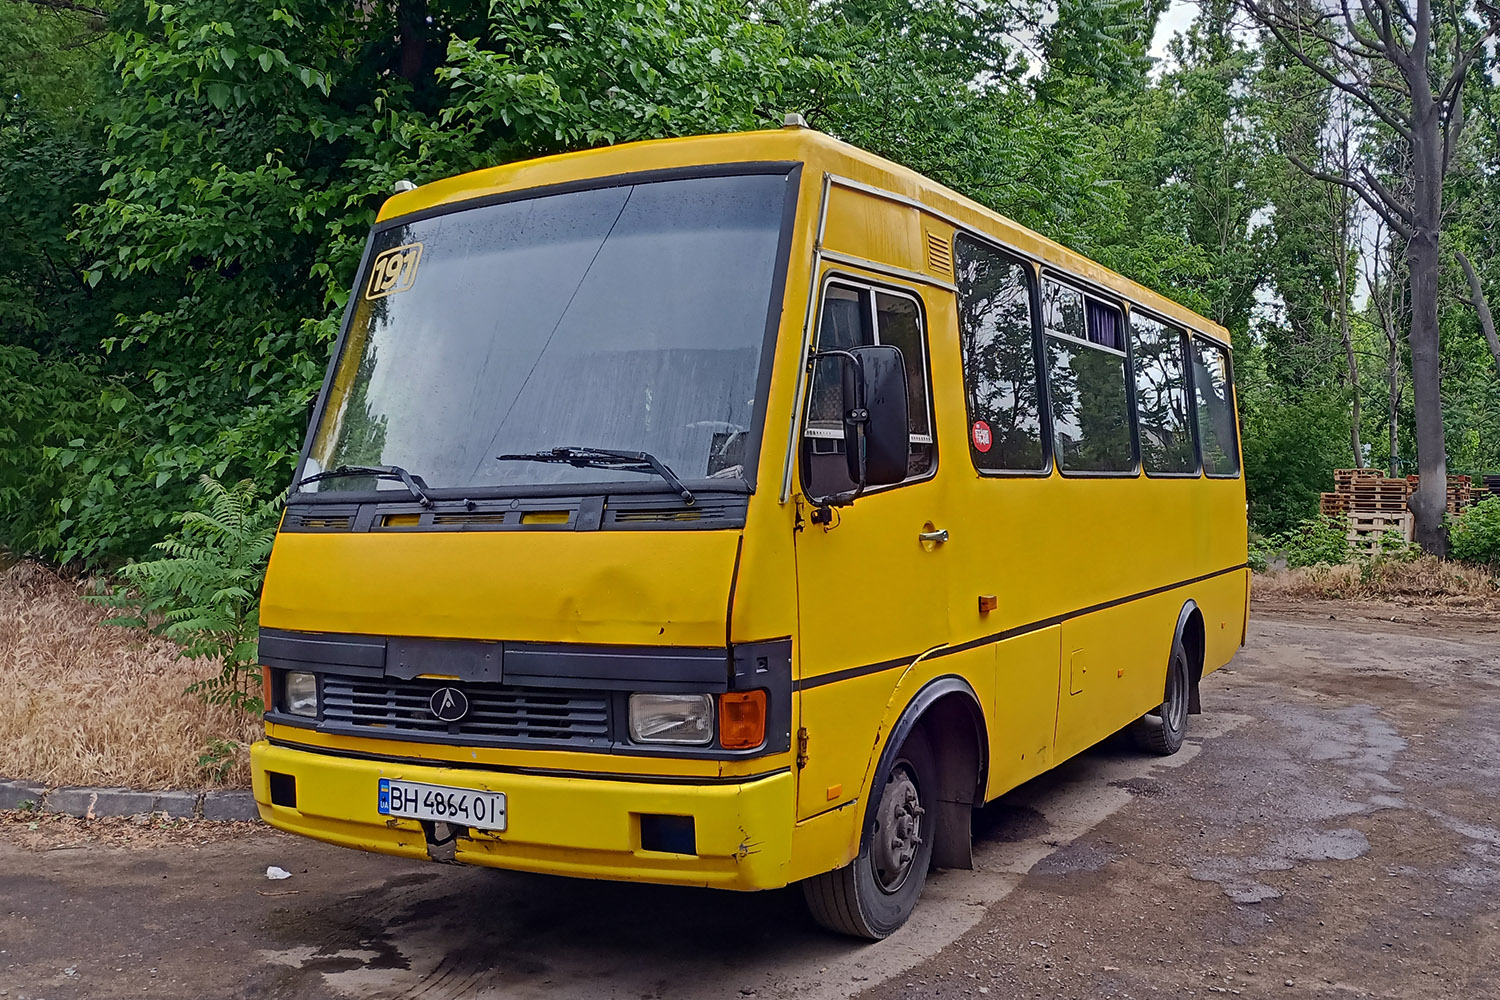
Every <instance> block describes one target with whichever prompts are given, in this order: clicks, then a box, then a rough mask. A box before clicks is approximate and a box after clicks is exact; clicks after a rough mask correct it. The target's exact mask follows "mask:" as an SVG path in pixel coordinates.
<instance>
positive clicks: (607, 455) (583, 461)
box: [495, 448, 693, 507]
mask: <svg viewBox="0 0 1500 1000" xmlns="http://www.w3.org/2000/svg"><path fill="white" fill-rule="evenodd" d="M495 457H496V458H498V459H499V460H500V461H502V462H557V463H559V464H565V465H571V466H573V467H574V468H575V469H620V470H622V471H624V472H654V473H655V474H656V475H658V476H660V477H661V478H663V479H665V480H666V481H667V484H668V485H669V486H671V487H672V489H674V490H676V491H677V492H678V493H679V494H680V495H681V496H682V502H683V503H685V504H687V505H688V506H689V507H691V506H692V505H693V493H692V491H691V490H689V489H688V488H687V487H686V486H684V485H682V480H681V479H678V478H677V476H676V475H675V474H674V473H673V472H672V470H671V469H669V468H667V465H666V463H665V462H663V461H662V460H661V459H659V458H657V457H656V456H655V455H653V454H651V453H650V452H649V451H611V450H610V449H608V448H552V449H551V450H549V451H532V452H526V453H524V454H521V455H496V456H495Z"/></svg>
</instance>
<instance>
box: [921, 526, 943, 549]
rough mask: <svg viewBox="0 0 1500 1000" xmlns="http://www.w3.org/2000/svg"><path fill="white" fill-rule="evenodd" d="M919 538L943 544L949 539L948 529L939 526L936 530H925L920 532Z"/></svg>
mask: <svg viewBox="0 0 1500 1000" xmlns="http://www.w3.org/2000/svg"><path fill="white" fill-rule="evenodd" d="M917 538H918V539H919V540H920V541H924V542H934V543H936V544H938V545H941V544H942V543H943V542H946V541H947V540H948V529H947V528H939V529H938V530H936V531H923V532H920V533H918V535H917Z"/></svg>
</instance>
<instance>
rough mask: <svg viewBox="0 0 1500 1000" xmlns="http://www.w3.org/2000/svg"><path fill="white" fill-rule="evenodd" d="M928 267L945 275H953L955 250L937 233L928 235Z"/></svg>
mask: <svg viewBox="0 0 1500 1000" xmlns="http://www.w3.org/2000/svg"><path fill="white" fill-rule="evenodd" d="M927 266H928V267H929V268H930V269H932V270H934V271H940V272H942V273H943V274H952V273H953V249H952V248H951V247H950V246H948V241H947V240H946V239H945V238H943V237H942V236H939V235H938V234H937V233H934V232H930V231H929V232H928V233H927Z"/></svg>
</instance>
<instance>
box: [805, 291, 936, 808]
mask: <svg viewBox="0 0 1500 1000" xmlns="http://www.w3.org/2000/svg"><path fill="white" fill-rule="evenodd" d="M817 324H818V325H817V327H816V329H817V338H816V341H815V346H816V349H818V350H825V351H826V350H839V349H848V348H850V347H855V346H859V345H864V344H892V345H895V346H896V347H899V348H900V349H901V352H902V357H903V359H904V361H905V364H906V376H907V393H908V408H909V412H908V421H909V425H910V452H909V455H908V478H907V479H906V481H905V482H903V483H900V484H897V485H894V486H888V487H883V488H880V489H877V490H873V491H871V492H869V493H867V494H866V495H864V496H863V497H861V498H860V499H859V500H857V501H856V502H855V503H854V504H853V505H852V506H847V507H830V508H828V513H827V517H826V520H824V523H815V521H814V519H813V516H812V515H813V514H814V512H815V511H816V510H817V509H818V505H817V504H816V503H815V502H813V501H812V500H810V499H809V498H817V497H827V496H832V495H834V494H838V493H841V492H845V491H847V490H851V489H853V488H854V484H853V483H852V482H851V481H850V479H849V475H848V468H847V465H846V460H845V456H844V443H843V431H842V426H843V422H842V411H841V409H840V406H841V393H840V388H839V372H838V368H837V364H836V363H829V362H825V363H820V364H819V366H818V370H815V371H814V372H813V373H812V374H811V376H809V386H808V394H807V399H808V403H807V409H806V412H805V414H804V417H805V419H804V420H803V422H802V424H801V434H800V452H799V455H798V456H797V460H798V464H799V480H800V490H799V491H798V497H797V502H798V505H799V511H800V513H801V529H800V530H799V531H798V532H797V542H796V552H797V577H798V579H797V601H798V618H799V632H798V642H799V649H800V658H799V660H800V669H801V673H800V679H801V684H800V689H799V699H800V702H799V704H800V719H801V722H800V726H801V727H802V729H803V730H805V736H806V744H805V748H804V751H803V753H804V756H805V760H806V763H805V765H804V766H803V767H802V768H800V770H799V772H798V774H799V777H798V788H797V818H798V819H799V820H801V819H806V818H808V817H810V816H815V815H817V814H819V813H823V812H826V811H828V810H830V809H836V808H840V807H843V806H848V805H849V804H851V803H852V802H853V801H854V800H855V799H856V798H857V797H858V795H859V791H860V785H861V783H862V782H863V779H864V777H865V773H866V769H867V768H868V767H869V765H870V758H871V754H872V751H873V747H874V745H875V742H876V736H877V732H878V727H879V725H880V722H881V719H882V718H883V717H884V716H885V714H886V708H887V705H888V703H889V701H890V697H891V693H892V689H893V687H894V686H895V684H896V682H897V680H898V679H899V678H900V676H901V671H902V668H903V667H904V666H905V665H906V664H908V663H910V662H911V661H912V659H913V658H915V657H916V656H918V655H919V654H921V653H922V652H924V651H925V650H928V649H931V648H933V647H935V646H938V645H941V644H943V643H944V642H946V641H947V639H948V624H947V618H948V616H947V593H948V587H947V582H946V577H945V571H944V562H945V560H944V553H943V542H942V540H941V539H942V532H943V530H944V528H945V527H946V526H948V525H949V518H948V517H947V511H946V510H945V507H944V503H943V493H942V491H941V489H940V484H939V482H938V481H937V480H936V479H935V478H934V475H935V473H936V470H937V457H936V442H935V436H934V421H933V408H932V392H931V388H930V386H931V379H930V374H929V352H928V345H927V327H926V318H925V315H924V310H923V308H922V299H921V296H920V293H918V292H917V291H916V290H914V289H908V288H902V287H900V286H896V285H891V284H887V283H884V282H880V283H877V282H876V281H874V280H869V281H867V280H865V279H863V278H861V277H858V276H856V275H854V274H852V273H849V274H844V273H841V274H838V275H829V276H826V277H825V279H824V281H823V283H822V286H821V289H820V300H819V313H818V318H817ZM820 520H823V519H822V518H821V517H820ZM801 735H802V734H799V737H800V736H801Z"/></svg>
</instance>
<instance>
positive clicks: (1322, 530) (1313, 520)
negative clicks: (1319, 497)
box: [1252, 515, 1353, 569]
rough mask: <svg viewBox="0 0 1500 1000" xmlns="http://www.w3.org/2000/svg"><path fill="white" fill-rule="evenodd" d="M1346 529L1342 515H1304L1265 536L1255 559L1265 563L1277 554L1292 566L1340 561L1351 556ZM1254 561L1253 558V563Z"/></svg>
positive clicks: (1345, 561) (1344, 561)
mask: <svg viewBox="0 0 1500 1000" xmlns="http://www.w3.org/2000/svg"><path fill="white" fill-rule="evenodd" d="M1348 530H1349V529H1348V526H1347V525H1346V524H1345V523H1344V521H1343V519H1341V518H1337V517H1327V516H1323V515H1319V516H1318V517H1310V518H1307V519H1306V520H1304V521H1302V522H1300V523H1299V524H1298V525H1297V526H1296V527H1295V528H1292V529H1291V530H1289V531H1284V532H1281V533H1280V534H1277V535H1271V536H1268V537H1267V538H1266V539H1265V540H1264V541H1263V542H1262V543H1261V545H1260V549H1259V552H1258V553H1257V555H1258V561H1260V562H1261V563H1262V565H1264V564H1265V563H1266V562H1267V561H1268V559H1269V558H1273V557H1275V556H1277V555H1280V556H1282V557H1283V558H1285V559H1286V564H1287V566H1288V567H1289V568H1291V569H1297V568H1298V567H1301V566H1339V565H1342V564H1344V563H1347V562H1349V561H1350V560H1351V559H1352V558H1353V553H1352V552H1351V551H1350V549H1349V539H1348ZM1255 561H1257V560H1255V559H1252V564H1253V563H1254V562H1255Z"/></svg>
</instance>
